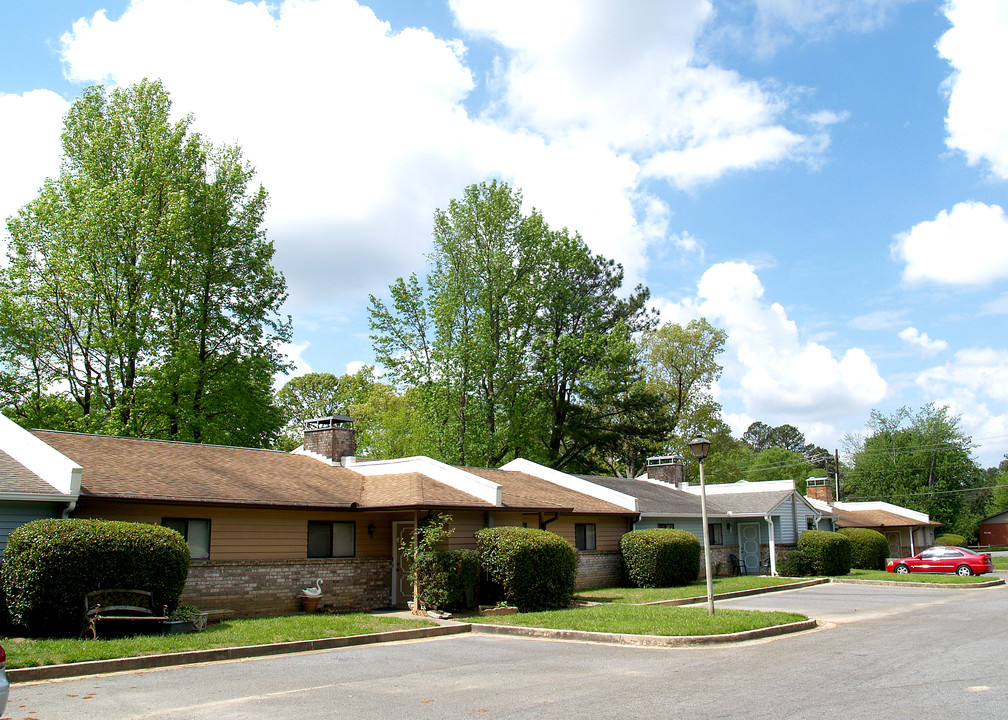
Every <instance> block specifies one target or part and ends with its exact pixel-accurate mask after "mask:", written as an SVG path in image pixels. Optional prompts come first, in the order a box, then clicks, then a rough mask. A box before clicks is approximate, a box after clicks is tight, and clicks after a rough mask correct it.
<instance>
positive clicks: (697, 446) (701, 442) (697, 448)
mask: <svg viewBox="0 0 1008 720" xmlns="http://www.w3.org/2000/svg"><path fill="white" fill-rule="evenodd" d="M689 446H690V450H692V451H693V457H695V458H696V459H697V460H699V461H700V462H703V461H704V458H706V457H707V452H708V451H709V450H710V440H708V439H707V438H703V437H696V438H693V439H692V440H690V441H689Z"/></svg>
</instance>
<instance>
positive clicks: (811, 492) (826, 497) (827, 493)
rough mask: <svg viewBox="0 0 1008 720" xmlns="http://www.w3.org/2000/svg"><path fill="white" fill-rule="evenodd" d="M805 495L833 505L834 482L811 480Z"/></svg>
mask: <svg viewBox="0 0 1008 720" xmlns="http://www.w3.org/2000/svg"><path fill="white" fill-rule="evenodd" d="M805 494H806V495H808V496H809V497H810V498H812V499H813V500H821V501H822V502H824V503H829V504H830V505H832V504H833V482H832V481H831V480H830V479H829V478H809V479H808V481H807V484H806V487H805Z"/></svg>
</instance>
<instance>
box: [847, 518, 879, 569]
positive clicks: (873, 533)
mask: <svg viewBox="0 0 1008 720" xmlns="http://www.w3.org/2000/svg"><path fill="white" fill-rule="evenodd" d="M839 532H840V534H841V535H843V536H844V537H845V538H847V539H848V540H850V544H851V567H852V568H858V569H859V570H885V566H886V559H888V557H889V541H888V540H886V538H885V535H883V534H882V533H880V532H879V531H877V530H871V529H869V528H841V529H840V531H839Z"/></svg>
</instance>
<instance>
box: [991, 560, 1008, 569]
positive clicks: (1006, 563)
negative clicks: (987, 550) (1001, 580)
mask: <svg viewBox="0 0 1008 720" xmlns="http://www.w3.org/2000/svg"><path fill="white" fill-rule="evenodd" d="M991 560H993V561H994V569H995V570H1008V557H995V558H991Z"/></svg>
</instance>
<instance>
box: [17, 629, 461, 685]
mask: <svg viewBox="0 0 1008 720" xmlns="http://www.w3.org/2000/svg"><path fill="white" fill-rule="evenodd" d="M467 632H469V624H468V623H457V624H454V625H439V626H438V627H432V628H416V629H414V630H391V631H389V632H382V633H368V634H366V635H350V636H348V637H336V638H321V639H317V640H294V641H292V642H285V643H271V644H269V645H244V646H240V647H230V648H215V649H212V650H186V651H183V652H177V653H166V654H163V655H141V656H139V657H127V658H114V659H111V660H88V661H86V662H78V663H67V664H65V665H43V666H41V667H28V668H16V669H13V670H11V669H8V670H7V679H8V680H9V681H10V682H12V683H23V682H32V681H34V680H56V679H60V678H68V677H79V676H83V675H103V674H105V673H112V672H125V671H129V670H149V669H152V668H163V667H171V666H173V665H190V664H194V663H204V662H215V661H220V660H240V659H243V658H253V657H265V656H269V655H285V654H288V653H299V652H309V651H311V650H331V649H333V648H343V647H354V646H357V645H373V644H376V643H386V642H397V641H401V640H421V639H424V638H436V637H444V636H446V635H460V634H463V633H467Z"/></svg>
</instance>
